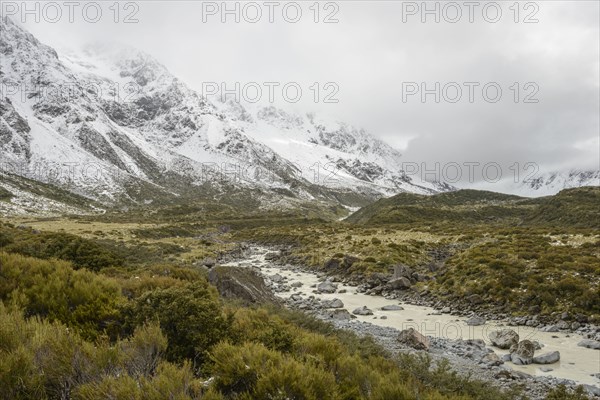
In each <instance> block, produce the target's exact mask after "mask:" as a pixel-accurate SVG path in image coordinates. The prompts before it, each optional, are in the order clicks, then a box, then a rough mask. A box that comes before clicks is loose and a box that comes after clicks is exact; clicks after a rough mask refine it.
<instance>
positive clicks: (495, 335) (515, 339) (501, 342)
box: [489, 329, 519, 350]
mask: <svg viewBox="0 0 600 400" xmlns="http://www.w3.org/2000/svg"><path fill="white" fill-rule="evenodd" d="M489 339H490V342H492V345H493V346H496V347H497V348H499V349H504V350H507V349H510V348H511V347H512V346H514V345H517V344H518V343H519V334H518V333H517V332H515V331H513V330H512V329H501V330H499V331H493V332H492V333H490V335H489Z"/></svg>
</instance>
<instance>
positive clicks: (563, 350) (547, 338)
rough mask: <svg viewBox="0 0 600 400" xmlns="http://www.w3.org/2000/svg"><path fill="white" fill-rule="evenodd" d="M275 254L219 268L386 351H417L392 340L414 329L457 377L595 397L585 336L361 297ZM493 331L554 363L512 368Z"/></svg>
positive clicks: (596, 369) (598, 357)
mask: <svg viewBox="0 0 600 400" xmlns="http://www.w3.org/2000/svg"><path fill="white" fill-rule="evenodd" d="M274 254H275V253H273V252H272V250H271V249H268V248H264V247H256V246H251V247H250V248H248V249H247V250H246V251H244V254H243V257H242V258H239V259H236V260H231V261H230V262H229V263H227V264H225V265H232V266H233V265H235V266H244V267H249V268H254V269H256V270H257V271H259V272H260V273H261V274H263V276H264V277H265V278H266V281H267V284H268V285H269V286H270V287H271V289H272V290H273V291H274V292H275V293H276V295H277V296H279V297H280V298H281V299H283V300H284V302H285V304H286V305H287V306H288V307H290V308H295V309H299V310H302V311H304V312H306V313H309V314H311V315H314V316H316V317H318V318H321V319H325V320H328V321H330V322H331V323H332V324H334V326H336V327H338V328H341V329H349V330H352V331H354V332H356V333H357V334H359V335H371V336H373V337H374V338H375V339H376V340H377V342H379V343H380V344H381V345H382V346H383V347H384V348H385V349H387V350H388V351H390V353H392V354H397V353H400V352H410V353H413V352H419V351H418V350H414V349H412V348H411V347H410V346H406V345H404V344H402V343H400V342H399V341H398V340H397V338H398V335H399V333H400V332H401V331H403V330H406V329H409V328H413V329H415V330H416V331H418V332H420V333H422V334H423V335H425V336H426V337H427V338H428V341H429V349H428V351H427V354H429V355H430V356H431V357H432V358H433V359H434V360H441V359H443V358H445V359H448V361H449V362H450V365H451V366H452V368H453V369H454V370H455V371H457V372H458V373H460V374H463V375H469V374H470V375H471V376H473V377H474V378H477V379H482V380H485V381H488V382H490V383H491V384H493V385H495V386H499V387H502V388H505V389H510V388H513V387H515V386H521V387H523V388H526V389H525V392H526V394H527V395H528V396H529V397H530V398H532V399H541V398H543V397H544V395H545V393H547V392H548V390H549V389H550V388H552V387H555V386H557V385H559V384H565V385H567V386H569V387H574V386H576V385H578V384H581V385H584V386H585V388H586V390H587V391H588V392H589V393H590V394H591V393H596V394H598V393H600V375H598V373H600V351H598V350H593V349H588V348H584V347H580V346H578V344H579V343H580V342H581V341H582V340H584V339H586V337H584V335H583V334H581V333H577V332H572V331H566V330H562V331H561V330H560V329H559V330H558V331H555V329H550V330H551V331H550V332H544V331H543V330H540V329H538V328H537V326H527V325H524V326H512V325H511V323H514V321H511V320H510V319H509V318H505V319H502V320H485V319H482V320H481V321H469V323H467V320H468V318H467V316H465V315H461V316H457V315H452V314H450V310H451V308H446V307H442V309H443V311H444V312H442V311H441V310H440V309H439V308H440V307H438V309H435V308H433V307H430V306H425V305H416V304H410V303H409V302H407V301H399V300H398V299H396V298H393V297H392V296H387V297H384V296H381V295H375V294H366V293H364V291H362V290H361V288H360V287H357V286H352V285H348V284H345V283H344V282H342V280H343V278H341V277H336V276H329V277H327V276H325V275H324V274H318V273H315V272H314V271H309V270H307V269H305V268H302V267H301V266H293V265H289V264H283V263H277V262H276V260H275V258H276V257H275V256H274ZM324 284H326V285H324ZM319 285H321V286H319ZM321 289H324V290H321ZM332 289H333V290H332ZM363 307H364V309H363ZM361 310H364V311H361ZM356 314H359V315H356ZM360 314H362V315H360ZM473 322H475V323H473ZM569 328H571V327H570V326H569ZM499 329H512V330H514V331H515V332H517V334H518V335H519V337H520V338H521V340H524V339H528V340H531V341H532V342H534V343H535V342H537V345H538V347H539V348H538V349H537V350H536V355H541V354H546V353H549V352H559V353H560V361H558V362H555V363H552V364H548V365H538V364H529V365H515V364H513V363H512V362H510V361H506V354H505V353H508V351H507V350H504V351H503V350H500V349H498V348H495V347H492V346H490V338H489V336H490V334H491V333H492V332H494V331H496V330H499ZM578 329H580V330H582V331H583V332H586V334H589V332H588V330H592V331H593V332H592V335H593V334H595V333H596V331H595V327H593V326H592V327H588V326H580V327H578ZM421 352H423V351H421Z"/></svg>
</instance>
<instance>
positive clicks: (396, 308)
mask: <svg viewBox="0 0 600 400" xmlns="http://www.w3.org/2000/svg"><path fill="white" fill-rule="evenodd" d="M381 310H382V311H400V310H404V307H401V306H399V305H396V304H390V305H389V306H383V307H381Z"/></svg>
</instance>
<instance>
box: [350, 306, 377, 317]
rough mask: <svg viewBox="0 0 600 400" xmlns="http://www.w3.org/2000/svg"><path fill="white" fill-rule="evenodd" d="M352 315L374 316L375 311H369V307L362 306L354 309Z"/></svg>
mask: <svg viewBox="0 0 600 400" xmlns="http://www.w3.org/2000/svg"><path fill="white" fill-rule="evenodd" d="M352 314H354V315H373V311H371V310H370V309H368V308H367V306H362V307H359V308H356V309H354V311H352Z"/></svg>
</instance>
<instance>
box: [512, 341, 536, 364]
mask: <svg viewBox="0 0 600 400" xmlns="http://www.w3.org/2000/svg"><path fill="white" fill-rule="evenodd" d="M534 353H535V345H534V344H533V342H531V341H530V340H522V341H520V342H519V344H517V345H514V346H512V347H511V348H510V358H511V360H512V362H513V363H515V364H517V365H527V364H531V363H532V362H533V354H534Z"/></svg>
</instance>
